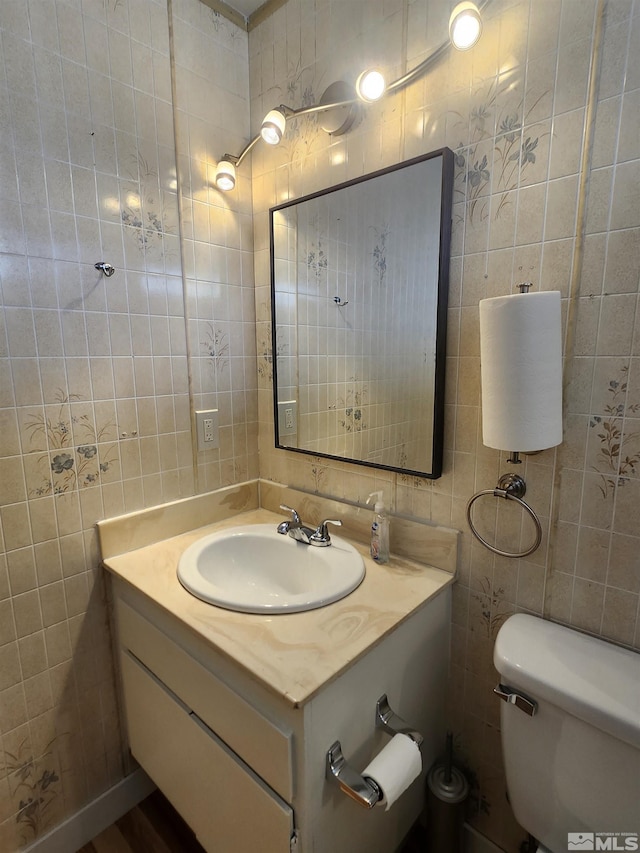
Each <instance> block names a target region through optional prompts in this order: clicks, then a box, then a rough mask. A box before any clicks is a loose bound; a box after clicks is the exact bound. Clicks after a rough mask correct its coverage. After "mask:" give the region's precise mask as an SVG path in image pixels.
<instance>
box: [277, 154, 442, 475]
mask: <svg viewBox="0 0 640 853" xmlns="http://www.w3.org/2000/svg"><path fill="white" fill-rule="evenodd" d="M452 184H453V155H452V153H451V151H449V149H442V150H440V151H436V152H434V153H432V154H428V155H426V156H422V157H418V158H416V159H414V160H409V161H407V162H405V163H400V164H399V165H397V166H393V167H391V168H390V169H385V170H382V171H380V172H376V173H374V174H371V175H365V176H364V177H362V178H359V179H357V180H355V181H350V182H348V183H346V184H340V185H339V186H336V187H331V188H330V189H328V190H324V191H322V192H319V193H315V194H313V195H310V196H307V197H305V198H302V199H298V200H295V201H290V202H287V203H286V204H282V205H279V206H278V207H274V208H272V209H271V211H270V213H271V287H272V308H273V352H274V356H275V357H274V403H275V425H276V446H277V447H281V448H286V449H288V450H298V451H301V452H304V453H309V454H313V455H317V456H327V457H331V458H338V459H341V460H350V461H354V462H358V463H360V464H364V465H371V466H374V467H379V468H387V469H391V470H398V471H403V472H410V473H413V474H417V475H419V476H423V477H432V478H433V477H439V476H440V474H441V471H442V437H443V417H444V362H445V336H446V308H447V288H448V271H449V243H450V234H451V195H452Z"/></svg>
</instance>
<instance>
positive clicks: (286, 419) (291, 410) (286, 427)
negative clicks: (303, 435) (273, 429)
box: [278, 400, 298, 439]
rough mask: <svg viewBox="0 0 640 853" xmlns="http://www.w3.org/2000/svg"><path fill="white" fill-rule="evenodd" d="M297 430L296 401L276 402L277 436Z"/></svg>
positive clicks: (280, 437) (292, 433)
mask: <svg viewBox="0 0 640 853" xmlns="http://www.w3.org/2000/svg"><path fill="white" fill-rule="evenodd" d="M297 432H298V401H297V400H283V401H282V403H278V438H279V439H282V437H283V436H285V435H295V434H296V433H297Z"/></svg>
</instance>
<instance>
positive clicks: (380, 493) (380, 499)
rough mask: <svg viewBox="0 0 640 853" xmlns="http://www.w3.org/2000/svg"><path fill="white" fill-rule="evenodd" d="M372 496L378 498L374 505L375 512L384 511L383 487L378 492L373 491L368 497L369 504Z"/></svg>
mask: <svg viewBox="0 0 640 853" xmlns="http://www.w3.org/2000/svg"><path fill="white" fill-rule="evenodd" d="M371 498H376V502H375V504H374V506H373V510H374V512H376V513H380V512H384V492H383V491H382V489H380V490H379V491H377V492H371V494H370V495H369V497H368V498H367V504H369V503H370V502H371Z"/></svg>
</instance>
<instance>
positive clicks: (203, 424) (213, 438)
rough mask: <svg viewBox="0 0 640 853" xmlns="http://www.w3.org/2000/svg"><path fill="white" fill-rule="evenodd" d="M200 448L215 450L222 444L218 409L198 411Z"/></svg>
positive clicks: (197, 422)
mask: <svg viewBox="0 0 640 853" xmlns="http://www.w3.org/2000/svg"><path fill="white" fill-rule="evenodd" d="M196 428H197V432H198V450H199V451H200V450H213V448H215V447H219V446H220V442H219V440H218V410H217V409H208V410H206V411H201V412H196Z"/></svg>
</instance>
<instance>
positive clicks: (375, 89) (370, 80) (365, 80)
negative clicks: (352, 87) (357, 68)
mask: <svg viewBox="0 0 640 853" xmlns="http://www.w3.org/2000/svg"><path fill="white" fill-rule="evenodd" d="M386 90H387V83H386V80H385V79H384V76H383V74H382V72H381V71H378V69H377V68H368V69H367V70H366V71H363V72H362V74H361V75H360V76H359V77H358V79H357V80H356V92H357V93H358V97H359V98H360V99H361V100H363V101H367V102H368V103H373V101H379V100H380V98H381V97H382V96H383V95H384V93H385V92H386Z"/></svg>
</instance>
